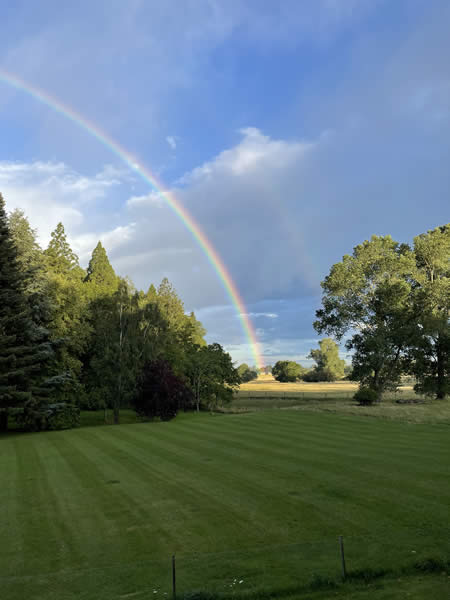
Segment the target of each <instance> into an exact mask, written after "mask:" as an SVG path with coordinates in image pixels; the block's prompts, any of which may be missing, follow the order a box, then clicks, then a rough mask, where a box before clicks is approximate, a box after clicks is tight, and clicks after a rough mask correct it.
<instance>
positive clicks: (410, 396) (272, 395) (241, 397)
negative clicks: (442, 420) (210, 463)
mask: <svg viewBox="0 0 450 600" xmlns="http://www.w3.org/2000/svg"><path fill="white" fill-rule="evenodd" d="M355 392H356V389H355V390H343V391H341V390H336V391H333V390H331V391H325V390H324V391H321V390H320V391H319V390H318V391H297V390H292V391H291V390H289V391H283V390H264V391H257V390H255V391H254V390H238V391H237V392H236V393H235V395H234V401H245V400H283V401H294V400H295V401H304V400H317V401H320V400H351V399H353V396H354V395H355ZM383 400H384V401H390V402H397V401H398V402H399V403H401V402H403V401H412V402H425V401H427V400H429V398H427V397H426V396H424V395H421V394H416V393H415V392H414V390H412V389H406V390H397V391H396V392H386V393H385V394H384V395H383Z"/></svg>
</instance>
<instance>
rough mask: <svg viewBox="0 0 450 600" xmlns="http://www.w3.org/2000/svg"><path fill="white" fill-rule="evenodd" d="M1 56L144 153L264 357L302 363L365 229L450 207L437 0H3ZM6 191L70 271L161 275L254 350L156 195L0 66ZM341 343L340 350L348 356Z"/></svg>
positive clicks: (444, 25)
mask: <svg viewBox="0 0 450 600" xmlns="http://www.w3.org/2000/svg"><path fill="white" fill-rule="evenodd" d="M0 4H1V7H2V21H3V23H4V24H5V23H6V24H7V26H5V27H3V29H2V36H1V38H0V69H4V70H7V71H8V72H10V73H12V74H13V75H16V76H18V77H21V78H22V79H24V80H26V81H27V82H29V83H30V84H32V85H34V86H37V87H39V88H40V89H42V90H44V91H45V92H46V93H47V94H50V95H51V96H53V97H55V98H57V99H58V100H59V101H61V102H62V103H64V104H66V105H69V106H71V107H72V108H73V109H75V110H76V111H77V112H78V113H80V114H81V115H83V117H84V118H86V119H88V120H89V121H90V122H92V123H94V124H95V125H96V126H97V127H99V128H100V129H102V130H103V131H104V132H106V133H107V134H108V135H110V136H111V137H112V138H113V139H114V140H116V141H117V142H118V143H120V145H121V146H123V147H124V148H126V149H127V151H129V152H131V153H132V154H134V155H136V156H137V157H139V160H140V162H141V164H143V165H145V166H146V168H147V169H149V170H150V171H151V172H152V173H153V174H154V175H155V176H156V177H157V178H158V179H159V180H160V181H161V182H162V184H163V186H164V188H165V189H167V190H170V191H171V192H172V193H174V194H175V196H176V198H177V199H178V201H179V202H180V203H181V204H182V205H183V206H184V207H185V209H187V210H188V211H189V213H190V214H191V215H192V216H193V217H194V218H195V219H196V221H197V222H198V223H199V225H200V226H201V228H202V229H203V231H204V233H205V234H206V235H207V236H208V238H209V239H210V241H211V242H212V244H213V245H214V247H215V248H216V250H217V252H218V253H219V254H220V256H221V257H222V259H223V261H224V263H225V264H226V266H227V268H228V270H229V272H230V273H231V275H232V277H233V279H234V282H235V284H236V285H237V287H238V289H239V291H240V294H241V296H242V297H243V299H244V301H245V304H246V311H247V313H248V314H249V315H250V318H251V320H252V323H253V326H254V328H255V330H256V332H257V335H258V338H259V340H260V344H261V349H262V353H263V355H264V359H265V361H266V363H270V364H273V362H274V361H276V360H278V359H280V358H292V359H294V360H302V361H303V362H305V363H306V362H307V361H305V360H304V359H305V356H306V355H307V354H308V352H309V350H310V348H312V347H314V346H315V344H316V343H317V339H318V338H317V335H316V334H315V332H314V330H313V328H312V321H313V319H314V312H315V310H316V309H317V308H318V307H319V305H320V281H321V280H322V279H323V277H324V276H325V275H326V274H327V272H328V270H329V268H330V266H331V265H332V264H333V263H334V262H337V261H339V260H340V259H341V257H342V255H343V254H345V253H349V252H351V250H352V248H353V246H355V245H356V244H358V243H360V242H361V241H363V240H364V239H366V238H368V237H369V236H370V235H371V234H374V233H375V234H387V233H390V234H391V235H392V236H393V237H394V238H396V239H398V240H401V241H410V240H411V239H412V237H413V236H414V235H416V234H418V233H420V232H423V231H426V230H427V229H429V228H432V227H435V226H437V225H439V224H442V223H445V222H448V221H449V220H450V211H449V206H450V202H449V189H450V169H449V164H450V144H449V142H450V64H449V60H448V59H449V56H450V36H449V35H448V32H449V30H450V3H449V2H448V1H447V0H442V1H441V0H404V1H403V0H396V1H395V2H392V0H283V1H282V2H279V1H275V0H273V1H272V0H267V1H262V0H164V1H163V0H127V1H126V2H123V1H119V0H89V1H85V0H79V1H78V2H63V3H61V2H60V1H56V0H41V1H40V2H38V3H37V2H29V1H28V0H16V1H15V2H6V1H4V2H0ZM0 191H1V192H2V193H3V195H4V197H5V199H6V202H7V207H8V209H10V210H11V209H13V208H15V207H20V208H22V209H24V210H25V212H26V214H27V215H28V216H29V218H30V220H31V223H32V225H33V226H35V227H36V228H38V231H39V234H40V239H41V243H42V244H43V245H45V244H46V242H47V241H48V238H49V234H50V231H51V230H52V229H53V228H54V227H55V225H56V224H57V222H58V221H63V223H64V225H65V226H66V230H67V232H68V234H69V237H70V240H71V243H72V245H73V247H74V249H75V250H76V251H77V252H78V254H79V256H80V260H81V262H82V264H83V265H85V264H86V262H87V261H88V259H89V255H90V252H91V251H92V249H93V247H94V246H95V245H96V243H97V241H98V239H101V240H102V241H103V243H104V245H105V247H106V249H107V251H108V254H109V256H110V259H111V262H112V264H113V266H114V268H115V269H116V271H117V272H118V273H119V274H121V275H129V276H130V277H131V278H132V279H133V280H134V282H135V283H136V285H137V286H138V287H140V288H143V289H147V287H148V286H149V284H150V283H152V282H153V283H155V284H157V283H158V282H159V281H160V280H161V279H162V278H163V277H164V276H167V277H168V278H169V279H170V280H171V281H172V283H173V284H174V285H175V287H176V288H177V290H178V292H179V294H180V295H181V297H182V298H183V300H184V302H185V306H186V310H195V312H196V314H197V316H198V317H199V318H200V319H201V320H202V322H203V323H204V325H205V327H206V328H207V330H208V339H209V340H210V341H218V342H220V343H221V344H223V345H224V346H225V347H226V348H227V349H228V350H229V351H230V352H231V353H232V356H233V358H234V359H235V360H237V361H239V362H241V361H243V360H245V361H248V362H252V356H251V352H250V347H249V345H248V342H247V340H246V338H245V335H244V333H243V331H242V329H241V326H240V321H239V318H238V315H237V314H236V311H235V309H234V308H233V306H232V305H231V303H230V300H229V298H228V296H227V295H226V293H225V291H224V288H223V286H222V285H221V282H220V280H219V279H218V278H217V275H216V274H215V272H214V270H213V269H212V267H211V265H210V264H209V262H208V261H207V259H206V257H205V256H204V255H203V253H202V251H201V250H200V248H199V246H198V245H197V243H196V241H195V240H194V239H193V237H192V235H191V234H190V233H189V231H188V230H187V229H186V228H185V226H184V225H183V223H182V222H181V221H180V219H179V218H178V217H177V216H176V215H175V214H174V213H173V211H172V210H171V209H170V208H169V207H168V206H167V204H166V203H165V202H164V201H163V200H161V197H160V196H159V195H158V194H157V193H156V191H155V190H154V189H151V188H150V187H149V186H148V184H146V183H145V182H144V181H143V180H142V179H140V178H139V176H138V175H137V174H136V173H135V172H133V171H132V170H130V169H129V168H128V167H127V165H126V164H125V163H123V162H122V161H121V160H120V158H118V157H117V156H116V155H114V154H113V153H111V151H110V150H109V149H108V148H107V147H105V146H104V145H102V144H100V143H99V141H98V140H96V139H95V138H94V137H93V136H92V135H89V134H88V133H86V132H85V131H83V130H82V129H81V128H80V127H79V126H77V125H76V124H74V123H73V122H71V121H70V120H69V119H67V118H65V117H63V116H61V115H60V114H58V113H57V112H55V111H54V110H52V109H51V108H49V107H48V106H45V105H44V104H42V103H40V102H38V101H37V100H36V99H35V98H33V97H32V96H31V95H29V94H27V93H24V92H23V91H20V90H17V89H14V88H13V87H12V86H10V85H8V84H7V83H5V81H2V80H1V77H0ZM343 356H345V352H343Z"/></svg>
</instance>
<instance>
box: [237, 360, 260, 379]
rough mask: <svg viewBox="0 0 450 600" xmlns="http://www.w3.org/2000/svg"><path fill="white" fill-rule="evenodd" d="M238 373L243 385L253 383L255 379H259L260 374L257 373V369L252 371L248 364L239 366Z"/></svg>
mask: <svg viewBox="0 0 450 600" xmlns="http://www.w3.org/2000/svg"><path fill="white" fill-rule="evenodd" d="M237 372H238V374H239V377H240V380H241V382H242V383H246V382H248V381H253V380H254V379H257V378H258V372H257V371H256V369H250V367H249V366H248V365H247V364H246V363H242V365H239V367H238V368H237Z"/></svg>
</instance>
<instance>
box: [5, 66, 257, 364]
mask: <svg viewBox="0 0 450 600" xmlns="http://www.w3.org/2000/svg"><path fill="white" fill-rule="evenodd" d="M0 81H1V82H3V83H5V84H7V85H9V86H11V87H13V88H15V89H17V90H19V91H21V92H25V93H26V94H28V95H29V96H31V97H32V98H34V99H35V100H38V101H39V102H41V103H42V104H45V105H46V106H48V107H49V108H51V109H53V110H54V111H55V112H57V113H59V114H60V115H62V116H63V117H66V118H67V119H69V120H70V121H72V123H74V124H75V125H78V127H80V128H82V129H84V130H85V131H86V132H87V133H89V134H90V135H92V136H93V137H94V138H95V139H96V140H97V141H99V142H100V143H101V144H102V145H103V146H105V147H106V148H108V150H110V151H111V152H112V153H113V154H115V155H116V156H118V157H119V158H120V159H121V160H122V161H124V162H125V163H126V164H127V165H128V166H129V167H130V168H131V169H133V171H135V172H136V173H138V174H139V175H140V176H141V177H142V179H143V180H144V181H145V182H146V183H148V184H149V185H150V186H151V187H152V188H154V189H155V190H156V191H157V193H158V194H159V195H160V196H161V198H162V199H163V200H164V201H165V202H166V203H167V204H168V206H169V207H170V208H171V209H172V211H173V212H174V213H175V214H176V215H177V217H178V218H180V219H181V221H182V222H183V223H184V225H185V227H186V228H187V229H188V230H189V231H190V233H191V234H192V236H193V238H194V239H195V241H196V242H197V244H198V245H199V246H200V248H201V249H202V251H203V252H204V254H205V256H206V258H207V259H208V261H209V263H210V264H211V266H212V267H213V269H214V271H215V272H216V274H217V276H218V278H219V280H220V282H221V284H222V286H223V288H224V290H225V292H226V294H227V295H228V297H229V298H230V300H231V302H232V304H233V306H234V307H235V309H236V312H237V314H238V317H239V319H240V322H241V325H242V329H243V331H244V334H245V337H246V338H247V340H248V343H249V345H250V348H251V351H252V354H253V357H254V360H255V364H256V366H257V367H258V368H261V367H262V366H264V363H263V360H262V357H261V353H260V350H259V343H258V340H257V337H256V333H255V331H254V328H253V325H252V323H251V321H250V318H249V316H248V313H247V310H246V308H245V304H244V301H243V300H242V298H241V296H240V294H239V291H238V289H237V287H236V284H235V283H234V281H233V279H232V277H231V275H230V273H229V271H228V270H227V268H226V266H225V264H224V262H223V261H222V259H221V258H220V256H219V254H218V253H217V251H216V250H215V249H214V246H213V245H212V243H211V242H210V241H209V239H208V238H207V237H206V235H205V233H204V232H203V231H202V229H201V228H200V226H199V225H198V223H196V221H195V220H194V218H193V217H192V216H191V215H190V214H189V213H188V212H187V210H186V209H185V208H184V207H183V206H182V205H181V204H180V203H179V202H178V200H177V199H176V198H175V196H174V194H173V192H169V191H165V190H164V189H163V185H162V184H161V183H160V182H159V181H158V180H157V178H156V177H155V176H154V175H153V174H152V173H151V172H150V171H149V170H148V169H146V168H145V167H144V166H143V165H142V163H141V162H140V161H139V160H138V159H137V158H136V157H135V156H133V155H132V154H131V153H130V152H128V150H126V149H125V148H123V147H122V146H121V145H120V144H119V143H118V142H116V141H115V140H113V139H112V138H111V137H110V136H109V135H108V134H106V133H105V132H104V131H102V130H101V129H100V128H99V127H98V126H97V125H95V124H94V123H91V122H90V121H89V120H88V119H86V118H85V117H83V116H82V115H80V114H79V113H78V112H76V111H75V110H74V109H73V108H71V107H69V106H67V105H66V104H63V103H62V102H61V101H60V100H58V99H57V98H54V97H53V96H50V94H48V93H46V92H44V91H43V90H41V89H39V88H37V87H35V86H34V85H31V84H29V83H28V82H26V81H24V80H23V79H21V78H19V77H17V76H16V75H13V74H12V73H8V72H7V71H5V70H4V69H1V68H0Z"/></svg>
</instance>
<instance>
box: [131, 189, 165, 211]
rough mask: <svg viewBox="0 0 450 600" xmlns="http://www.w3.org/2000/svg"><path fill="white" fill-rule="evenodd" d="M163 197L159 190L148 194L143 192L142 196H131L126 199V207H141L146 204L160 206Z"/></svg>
mask: <svg viewBox="0 0 450 600" xmlns="http://www.w3.org/2000/svg"><path fill="white" fill-rule="evenodd" d="M163 204H164V199H163V198H162V197H161V194H160V193H159V192H155V191H152V192H150V193H149V194H143V195H142V196H132V197H131V198H129V199H128V200H127V206H128V208H131V209H133V208H143V207H146V206H147V207H148V206H162V205H163Z"/></svg>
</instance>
